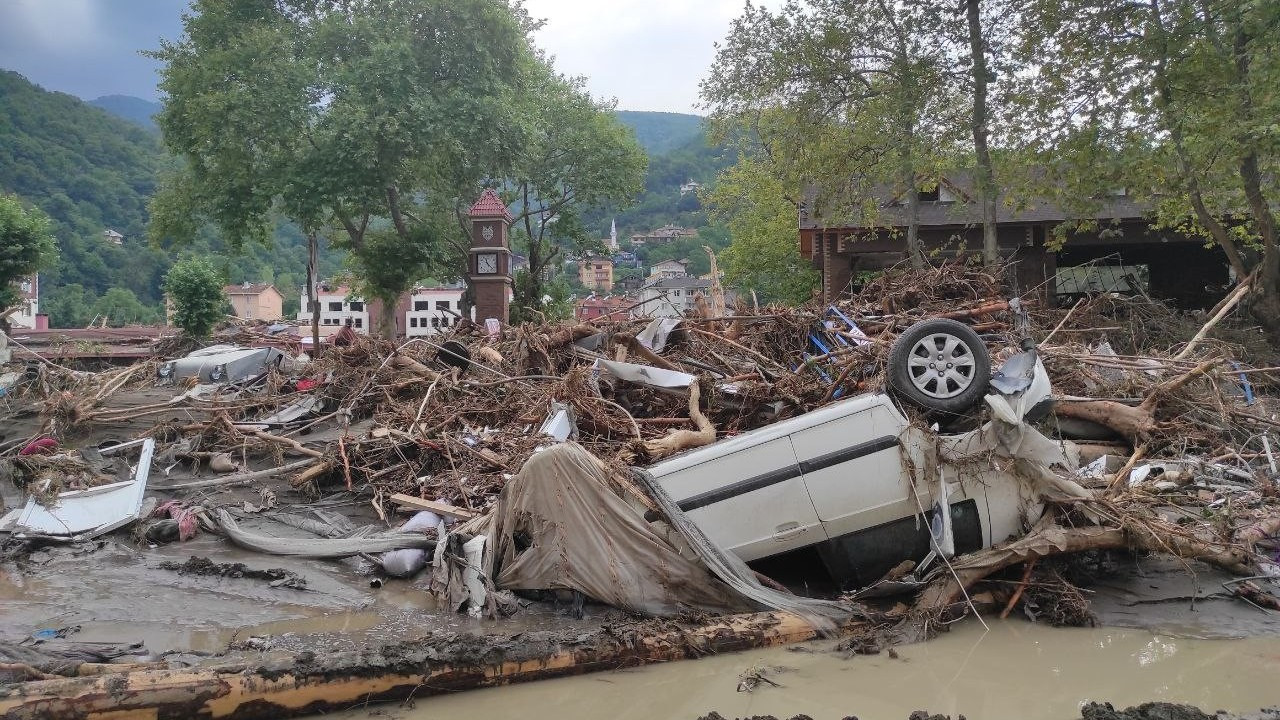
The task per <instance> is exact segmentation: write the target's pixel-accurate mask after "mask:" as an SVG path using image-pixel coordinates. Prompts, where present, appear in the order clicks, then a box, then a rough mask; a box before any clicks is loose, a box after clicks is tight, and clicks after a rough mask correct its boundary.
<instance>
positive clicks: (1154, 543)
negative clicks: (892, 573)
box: [915, 524, 1251, 612]
mask: <svg viewBox="0 0 1280 720" xmlns="http://www.w3.org/2000/svg"><path fill="white" fill-rule="evenodd" d="M1126 548H1132V549H1137V550H1147V551H1150V552H1158V553H1165V554H1169V555H1174V556H1177V557H1181V558H1185V559H1189V560H1200V561H1201V562H1205V563H1208V564H1210V565H1215V566H1217V567H1220V568H1222V569H1224V570H1227V571H1228V572H1232V573H1235V574H1237V575H1247V574H1249V572H1250V570H1251V569H1250V566H1249V558H1248V555H1247V553H1245V552H1244V551H1243V550H1241V549H1239V548H1236V547H1232V546H1228V545H1222V544H1218V543H1211V542H1207V541H1204V540H1200V539H1196V538H1192V537H1187V536H1185V535H1181V534H1177V533H1167V534H1165V533H1161V534H1157V533H1156V531H1155V530H1153V529H1152V528H1150V527H1148V526H1146V525H1141V524H1133V525H1131V526H1129V527H1128V528H1118V527H1079V528H1066V527H1062V526H1061V525H1049V526H1047V527H1042V528H1039V529H1036V530H1033V531H1031V532H1030V533H1028V534H1027V535H1024V536H1023V537H1021V538H1018V539H1017V540H1013V541H1011V542H1008V543H1005V544H1004V545H998V546H996V547H992V548H989V549H987V550H980V551H978V552H974V553H970V554H968V555H964V556H961V557H957V558H955V559H953V560H952V562H951V567H952V569H953V570H954V571H955V572H954V574H951V573H947V574H944V575H942V576H941V577H939V578H938V579H937V580H935V581H933V582H932V583H930V584H929V585H928V586H927V587H926V588H925V589H924V592H922V593H921V594H920V596H919V597H918V598H917V599H916V603H915V609H916V610H919V611H925V612H931V611H940V610H942V609H944V608H946V607H947V606H948V605H951V604H952V603H954V602H956V601H958V600H959V599H960V598H961V597H962V595H963V592H962V589H963V590H967V589H968V588H970V587H972V586H974V585H975V584H977V583H978V582H979V581H981V580H982V579H984V578H986V577H987V576H989V575H991V574H992V573H995V572H998V571H1000V570H1003V569H1005V568H1007V567H1012V566H1013V565H1017V564H1020V563H1025V562H1030V561H1033V560H1038V559H1040V558H1043V557H1049V556H1052V555H1064V554H1068V553H1078V552H1084V551H1086V550H1120V549H1126Z"/></svg>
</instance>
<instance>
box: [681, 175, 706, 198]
mask: <svg viewBox="0 0 1280 720" xmlns="http://www.w3.org/2000/svg"><path fill="white" fill-rule="evenodd" d="M701 189H702V183H700V182H695V181H694V180H692V179H690V180H689V182H687V183H685V184H683V185H681V186H680V197H684V196H685V195H688V194H689V193H694V194H695V195H696V194H697V193H698V191H699V190H701Z"/></svg>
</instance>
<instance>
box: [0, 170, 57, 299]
mask: <svg viewBox="0 0 1280 720" xmlns="http://www.w3.org/2000/svg"><path fill="white" fill-rule="evenodd" d="M49 226H50V222H49V218H48V216H46V215H45V214H44V213H42V212H40V211H39V210H38V209H36V208H24V207H23V206H22V203H21V202H19V201H18V198H16V197H14V196H12V195H4V194H0V311H3V310H6V309H8V308H9V307H10V306H11V305H12V304H13V303H14V301H15V300H17V299H18V295H17V292H16V291H15V290H14V287H13V281H15V280H17V279H19V278H21V277H24V276H26V275H30V274H31V273H33V272H35V271H36V270H38V269H40V268H41V267H42V266H44V265H46V264H48V263H50V262H52V261H53V260H54V259H56V258H57V253H58V249H57V245H55V244H54V241H53V235H51V234H50V232H49ZM0 323H4V317H3V316H0Z"/></svg>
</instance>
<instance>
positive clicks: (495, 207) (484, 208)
mask: <svg viewBox="0 0 1280 720" xmlns="http://www.w3.org/2000/svg"><path fill="white" fill-rule="evenodd" d="M468 215H470V216H471V217H473V218H476V217H500V218H505V219H506V221H507V222H511V219H512V218H511V212H510V211H508V210H507V206H506V204H504V203H503V202H502V198H500V197H498V193H496V192H494V191H493V188H485V191H484V192H482V193H480V199H479V200H476V204H475V205H472V206H471V211H470V212H469V213H468Z"/></svg>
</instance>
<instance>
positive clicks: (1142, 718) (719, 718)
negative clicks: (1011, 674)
mask: <svg viewBox="0 0 1280 720" xmlns="http://www.w3.org/2000/svg"><path fill="white" fill-rule="evenodd" d="M1080 716H1081V718H1082V720H1280V710H1266V709H1264V710H1261V711H1259V712H1258V713H1255V714H1250V715H1248V716H1244V715H1232V714H1230V713H1214V714H1212V715H1210V714H1208V713H1205V712H1204V711H1202V710H1200V708H1197V707H1192V706H1190V705H1178V704H1176V703H1143V704H1142V705H1139V706H1137V707H1131V708H1126V709H1124V710H1117V709H1115V708H1113V707H1112V706H1111V703H1089V704H1087V705H1085V706H1084V707H1083V708H1081V709H1080ZM698 720H731V719H730V718H726V717H725V716H723V715H721V714H720V713H718V712H715V711H714V710H713V711H711V712H710V713H708V714H707V715H703V716H702V717H700V718H698ZM732 720H783V719H782V718H779V717H776V716H774V715H752V716H751V717H749V718H733V719H732ZM787 720H813V718H811V717H809V716H808V715H793V716H792V717H790V718H789V719H787ZM842 720H858V718H857V716H854V715H850V716H848V717H846V718H843V719H842ZM907 720H951V716H950V715H934V714H930V713H929V711H928V710H917V711H915V712H913V713H911V714H910V715H909V716H907ZM956 720H965V717H964V715H957V716H956Z"/></svg>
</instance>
